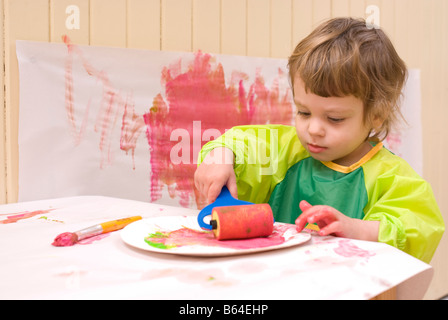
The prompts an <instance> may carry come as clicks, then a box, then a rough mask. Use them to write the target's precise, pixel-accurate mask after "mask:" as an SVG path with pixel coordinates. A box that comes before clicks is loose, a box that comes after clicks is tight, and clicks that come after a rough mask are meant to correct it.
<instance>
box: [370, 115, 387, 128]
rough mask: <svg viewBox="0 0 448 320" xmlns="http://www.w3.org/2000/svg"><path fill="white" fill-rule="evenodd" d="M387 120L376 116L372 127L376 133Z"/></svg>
mask: <svg viewBox="0 0 448 320" xmlns="http://www.w3.org/2000/svg"><path fill="white" fill-rule="evenodd" d="M385 119H386V118H385V117H384V116H382V115H375V116H374V117H373V120H372V127H373V129H374V130H375V131H378V130H379V129H380V128H381V127H382V126H383V123H384V120H385Z"/></svg>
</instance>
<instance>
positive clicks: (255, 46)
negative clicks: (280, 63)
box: [247, 0, 271, 57]
mask: <svg viewBox="0 0 448 320" xmlns="http://www.w3.org/2000/svg"><path fill="white" fill-rule="evenodd" d="M270 7H271V4H270V0H247V55H249V56H258V57H270V55H271V30H270V25H271V23H270V21H271V17H270V13H271V12H270Z"/></svg>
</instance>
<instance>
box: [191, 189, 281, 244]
mask: <svg viewBox="0 0 448 320" xmlns="http://www.w3.org/2000/svg"><path fill="white" fill-rule="evenodd" d="M209 215H211V220H210V223H205V222H204V218H205V217H206V216H209ZM198 223H199V226H200V227H201V228H202V229H205V230H212V231H213V234H214V235H215V238H216V239H218V240H231V239H249V238H257V237H267V236H269V235H271V234H272V232H273V230H274V216H273V214H272V209H271V206H270V205H269V204H267V203H262V204H254V203H252V202H247V201H242V200H238V199H235V198H234V197H232V195H231V194H230V191H229V189H227V187H225V186H224V187H223V188H222V190H221V193H220V194H219V196H218V198H217V199H216V200H215V202H213V203H211V204H209V205H208V206H206V207H205V208H203V209H202V210H201V211H200V212H199V214H198Z"/></svg>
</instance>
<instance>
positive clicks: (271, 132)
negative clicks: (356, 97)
mask: <svg viewBox="0 0 448 320" xmlns="http://www.w3.org/2000/svg"><path fill="white" fill-rule="evenodd" d="M217 147H226V148H229V149H231V150H232V151H233V153H234V155H235V164H234V170H235V175H236V179H237V186H238V198H239V199H241V200H246V201H251V202H254V203H266V202H268V203H269V204H270V205H271V207H272V211H273V213H274V218H275V220H276V221H279V222H286V223H294V222H295V220H296V219H297V217H298V216H299V215H300V214H301V210H300V208H299V203H300V201H302V200H306V201H308V202H309V203H310V204H312V205H329V206H332V207H334V208H336V209H337V210H339V211H340V212H342V213H344V214H345V215H347V216H349V217H351V218H358V219H363V220H369V221H380V226H379V234H378V241H379V242H383V243H387V244H390V245H392V246H394V247H396V248H398V249H400V250H403V251H404V252H407V253H408V254H410V255H412V256H414V257H416V258H418V259H420V260H422V261H424V262H427V263H428V262H430V261H431V258H432V256H433V254H434V252H435V250H436V248H437V246H438V244H439V242H440V239H441V237H442V234H443V232H444V230H445V226H444V222H443V219H442V215H441V213H440V210H439V208H438V205H437V203H436V201H435V198H434V195H433V192H432V189H431V186H430V185H429V183H428V182H426V181H425V180H424V179H422V178H421V177H420V176H419V175H418V174H417V173H416V172H415V171H414V170H413V169H412V168H411V166H410V165H409V164H408V163H407V162H406V161H405V160H403V159H402V158H400V157H398V156H396V155H394V154H393V153H391V152H390V151H388V150H387V149H386V148H384V147H383V145H382V143H377V144H375V145H373V148H372V149H371V150H370V151H369V152H368V153H367V154H366V155H365V156H364V157H363V158H362V159H361V160H359V161H358V162H357V163H355V164H353V165H351V166H350V167H345V166H341V165H338V164H336V163H334V162H321V161H318V160H315V159H314V158H312V157H311V156H310V154H309V153H308V152H307V151H306V150H305V148H304V147H303V146H302V145H301V143H300V141H299V139H298V137H297V134H296V128H295V127H291V126H283V125H259V126H254V125H250V126H238V127H234V128H232V129H231V130H229V131H227V132H226V133H225V134H224V135H222V136H221V137H219V138H218V139H216V140H214V141H210V142H208V143H207V144H206V145H204V147H203V148H202V150H201V152H200V153H199V159H198V163H199V164H200V163H201V162H202V161H203V160H204V158H205V156H206V155H207V154H208V152H210V151H211V150H212V149H214V148H217Z"/></svg>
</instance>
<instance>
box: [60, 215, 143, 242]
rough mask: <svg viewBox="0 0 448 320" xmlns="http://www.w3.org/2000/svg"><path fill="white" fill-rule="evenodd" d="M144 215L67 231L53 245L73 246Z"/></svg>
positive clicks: (114, 229)
mask: <svg viewBox="0 0 448 320" xmlns="http://www.w3.org/2000/svg"><path fill="white" fill-rule="evenodd" d="M141 218H142V217H140V216H135V217H130V218H124V219H118V220H113V221H108V222H104V223H100V224H97V225H94V226H91V227H89V228H85V229H82V230H79V231H76V232H65V233H61V234H60V235H58V236H57V237H56V238H55V239H54V242H53V243H52V245H54V246H56V247H68V246H72V245H74V244H75V243H77V242H78V241H80V240H83V239H86V238H90V237H93V236H97V235H99V234H103V233H108V232H112V231H116V230H120V229H123V228H124V227H126V226H127V225H128V224H130V223H131V222H134V221H137V220H140V219H141Z"/></svg>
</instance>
